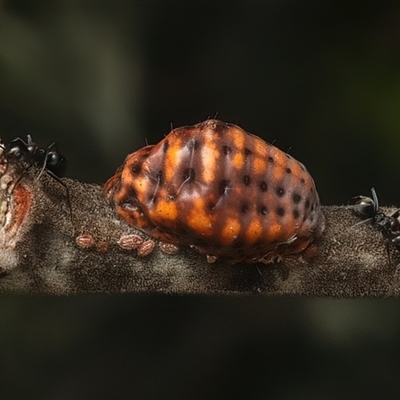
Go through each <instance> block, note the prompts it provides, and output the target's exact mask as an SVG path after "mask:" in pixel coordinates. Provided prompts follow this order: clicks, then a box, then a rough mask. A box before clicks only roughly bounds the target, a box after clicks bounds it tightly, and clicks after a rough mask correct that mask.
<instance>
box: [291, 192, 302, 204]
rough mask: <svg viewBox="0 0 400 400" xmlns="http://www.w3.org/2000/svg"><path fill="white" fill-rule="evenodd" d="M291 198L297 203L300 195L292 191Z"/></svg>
mask: <svg viewBox="0 0 400 400" xmlns="http://www.w3.org/2000/svg"><path fill="white" fill-rule="evenodd" d="M292 200H293V203H294V204H299V203H300V201H301V196H300V195H299V194H298V193H296V192H294V193H293V194H292Z"/></svg>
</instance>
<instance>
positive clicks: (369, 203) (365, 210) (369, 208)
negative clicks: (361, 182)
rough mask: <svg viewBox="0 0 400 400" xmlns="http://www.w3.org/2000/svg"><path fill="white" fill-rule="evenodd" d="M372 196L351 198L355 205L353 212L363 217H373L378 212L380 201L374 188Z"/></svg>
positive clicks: (351, 202)
mask: <svg viewBox="0 0 400 400" xmlns="http://www.w3.org/2000/svg"><path fill="white" fill-rule="evenodd" d="M371 193H372V199H371V197H366V196H357V197H353V198H352V199H351V200H350V204H351V205H353V212H354V213H355V214H356V215H358V216H359V217H361V218H363V219H367V218H373V217H375V215H376V214H377V213H378V209H379V203H378V196H377V195H376V191H375V189H374V188H372V189H371Z"/></svg>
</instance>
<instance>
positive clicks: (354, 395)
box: [0, 1, 400, 400]
mask: <svg viewBox="0 0 400 400" xmlns="http://www.w3.org/2000/svg"><path fill="white" fill-rule="evenodd" d="M399 106H400V3H399V2H385V1H381V2H341V1H331V2H300V1H296V2H294V1H274V2H218V1H215V2H214V1H213V2H211V1H210V2H180V1H179V2H168V1H165V2H155V1H152V2H145V1H137V2H135V1H133V2H123V1H121V2H118V1H113V2H97V1H90V2H83V1H82V2H81V1H75V2H56V1H54V2H9V1H0V136H1V138H2V139H3V141H5V142H7V141H9V140H11V139H13V138H15V137H17V136H24V135H26V134H27V133H31V134H32V135H33V137H34V139H35V141H36V142H37V143H38V144H40V145H41V146H42V147H46V146H47V145H49V144H50V143H51V142H53V141H56V142H57V143H58V145H59V148H60V149H61V150H62V151H63V153H65V154H66V155H67V157H68V161H69V170H68V171H69V172H68V176H69V177H71V178H74V179H78V180H82V181H88V182H97V183H102V182H104V181H105V180H106V179H107V178H108V177H109V176H111V174H112V173H113V171H114V170H115V169H116V167H117V166H119V165H120V164H121V163H122V161H123V159H124V158H125V156H126V155H127V154H128V153H129V152H132V151H134V150H135V149H137V148H139V147H141V146H143V145H145V143H146V142H148V143H154V142H156V141H158V140H160V139H161V138H163V136H164V135H165V134H167V133H168V132H169V131H170V129H171V126H173V127H178V126H182V125H191V124H195V123H197V122H200V121H202V120H204V119H206V118H208V117H214V116H216V115H217V116H218V118H219V119H222V120H224V121H227V122H233V123H236V124H238V125H240V126H241V127H243V128H244V129H246V130H248V131H250V132H252V133H255V134H257V135H259V136H262V137H263V138H265V139H266V140H268V141H270V142H271V141H273V140H276V142H275V144H276V145H277V146H278V147H280V148H281V149H283V150H288V149H291V150H290V152H291V154H292V155H293V156H294V157H296V158H298V159H299V160H301V161H302V162H303V163H304V164H305V165H306V166H307V168H308V169H309V171H310V172H311V173H312V175H313V177H314V179H315V181H316V183H317V187H318V190H319V193H320V197H321V200H322V202H323V204H326V205H329V204H346V203H347V201H348V200H349V198H350V197H352V196H354V195H358V194H368V193H369V191H370V188H371V186H375V187H376V189H377V192H378V195H379V198H380V201H381V203H382V204H397V205H400V186H398V185H397V181H398V177H397V173H396V172H397V171H399V170H400V157H399V155H400V107H399ZM383 251H384V250H383ZM399 379H400V300H395V299H394V300H393V299H391V300H371V299H369V300H368V299H365V300H329V299H325V300H324V299H308V298H291V297H286V298H256V297H255V298H243V299H242V298H228V297H226V298H224V297H215V298H205V297H201V296H162V295H124V296H115V295H90V296H89V295H88V296H77V297H69V298H53V297H40V296H35V297H29V296H4V295H2V296H0V398H1V399H17V398H18V399H21V398H23V399H110V398H118V399H204V398H210V399H264V398H268V399H328V400H329V399H372V398H398V387H399V386H398V385H399Z"/></svg>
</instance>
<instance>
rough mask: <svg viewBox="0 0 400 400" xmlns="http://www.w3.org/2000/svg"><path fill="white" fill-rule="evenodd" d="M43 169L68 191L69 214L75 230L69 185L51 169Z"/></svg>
mask: <svg viewBox="0 0 400 400" xmlns="http://www.w3.org/2000/svg"><path fill="white" fill-rule="evenodd" d="M43 171H45V172H46V174H47V175H49V176H50V177H51V178H53V179H54V180H56V181H57V182H58V183H59V184H60V185H61V186H63V187H64V189H65V192H66V195H67V196H66V197H67V199H66V201H67V206H68V209H69V214H70V218H71V224H72V227H73V230H74V232H75V224H74V218H73V214H72V205H71V200H70V195H69V189H68V186H67V185H66V184H65V183H64V182H63V181H62V180H61V179H60V178H59V177H58V176H57V175H56V174H55V173H54V172H52V171H50V170H49V169H46V168H45V169H43Z"/></svg>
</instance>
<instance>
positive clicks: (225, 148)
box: [222, 146, 232, 156]
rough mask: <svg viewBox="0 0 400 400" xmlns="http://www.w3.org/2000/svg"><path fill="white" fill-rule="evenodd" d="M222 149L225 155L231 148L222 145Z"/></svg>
mask: <svg viewBox="0 0 400 400" xmlns="http://www.w3.org/2000/svg"><path fill="white" fill-rule="evenodd" d="M222 151H223V152H224V154H225V155H226V156H227V155H228V154H229V153H231V152H232V149H231V148H230V147H229V146H222Z"/></svg>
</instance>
